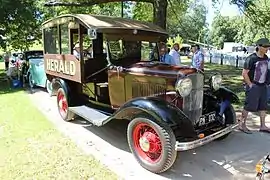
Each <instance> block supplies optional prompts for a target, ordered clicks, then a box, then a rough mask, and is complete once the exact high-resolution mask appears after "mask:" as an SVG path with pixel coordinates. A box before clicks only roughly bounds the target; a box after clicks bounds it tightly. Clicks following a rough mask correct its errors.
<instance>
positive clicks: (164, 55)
mask: <svg viewBox="0 0 270 180" xmlns="http://www.w3.org/2000/svg"><path fill="white" fill-rule="evenodd" d="M159 56H160V61H161V62H163V63H166V64H170V65H176V64H175V61H174V59H173V57H172V56H171V55H169V54H168V51H167V46H166V44H165V43H160V45H159Z"/></svg>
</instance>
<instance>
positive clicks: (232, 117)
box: [216, 104, 236, 141]
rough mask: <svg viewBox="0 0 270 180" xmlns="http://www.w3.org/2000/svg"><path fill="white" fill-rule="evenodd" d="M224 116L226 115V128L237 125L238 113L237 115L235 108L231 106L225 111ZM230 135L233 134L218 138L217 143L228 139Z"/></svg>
mask: <svg viewBox="0 0 270 180" xmlns="http://www.w3.org/2000/svg"><path fill="white" fill-rule="evenodd" d="M224 115H225V126H227V125H228V124H235V123H236V113H235V110H234V107H233V106H232V105H231V104H230V105H229V106H228V107H227V109H226V110H225V112H224ZM230 134H231V132H229V133H228V134H225V135H223V136H221V137H220V138H217V139H216V141H221V140H223V139H225V138H227V137H228V136H229V135H230Z"/></svg>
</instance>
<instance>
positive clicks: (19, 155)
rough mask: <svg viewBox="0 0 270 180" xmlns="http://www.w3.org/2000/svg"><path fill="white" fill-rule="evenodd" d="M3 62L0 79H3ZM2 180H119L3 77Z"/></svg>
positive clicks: (0, 106) (0, 81) (0, 113)
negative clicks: (82, 150)
mask: <svg viewBox="0 0 270 180" xmlns="http://www.w3.org/2000/svg"><path fill="white" fill-rule="evenodd" d="M3 74H4V72H3V63H0V76H1V75H2V76H3ZM0 159H1V160H0V177H1V179H3V180H12V179H18V180H24V179H63V180H79V179H80V180H81V179H106V180H107V179H117V176H116V175H115V174H114V173H112V172H111V171H109V170H107V169H106V168H105V167H104V166H102V165H101V164H100V163H99V162H97V161H96V160H95V159H94V158H93V157H90V156H87V155H84V154H83V153H82V152H81V151H80V150H79V148H77V146H75V144H73V142H72V141H71V140H69V139H68V138H66V137H64V136H63V135H62V134H61V133H59V132H58V131H57V130H56V129H55V128H54V127H53V125H52V124H51V123H50V122H49V121H48V120H47V119H46V118H45V117H44V116H43V115H42V114H41V113H40V112H39V111H38V110H37V109H36V108H35V106H34V105H33V104H32V103H31V101H30V99H29V97H28V96H27V94H26V93H25V92H24V91H20V90H9V88H8V87H7V84H6V82H4V81H3V79H1V78H0Z"/></svg>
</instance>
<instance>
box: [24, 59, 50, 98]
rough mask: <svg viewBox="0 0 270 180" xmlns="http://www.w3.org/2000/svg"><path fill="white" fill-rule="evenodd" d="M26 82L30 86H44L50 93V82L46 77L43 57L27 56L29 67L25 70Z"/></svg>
mask: <svg viewBox="0 0 270 180" xmlns="http://www.w3.org/2000/svg"><path fill="white" fill-rule="evenodd" d="M27 75H28V82H29V86H30V88H31V89H32V88H34V87H36V86H38V87H43V88H46V90H47V92H48V93H49V94H50V95H52V83H51V82H50V81H49V80H48V79H47V76H46V73H45V70H44V58H43V57H31V58H29V69H28V72H27Z"/></svg>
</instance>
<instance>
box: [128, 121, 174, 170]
mask: <svg viewBox="0 0 270 180" xmlns="http://www.w3.org/2000/svg"><path fill="white" fill-rule="evenodd" d="M127 135H128V143H129V147H130V149H131V151H132V153H133V155H134V156H135V158H136V159H137V161H138V162H139V163H140V164H141V166H143V167H144V168H145V169H147V170H149V171H151V172H154V173H161V172H164V171H166V170H167V169H169V168H170V167H171V166H172V165H173V163H174V161H175V159H176V156H177V151H176V150H175V143H176V140H175V136H174V134H173V132H172V130H171V128H169V127H166V126H165V125H159V124H156V123H155V122H153V121H152V120H151V118H149V117H147V116H141V117H138V118H135V119H133V120H132V121H131V122H130V123H129V125H128V130H127Z"/></svg>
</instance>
